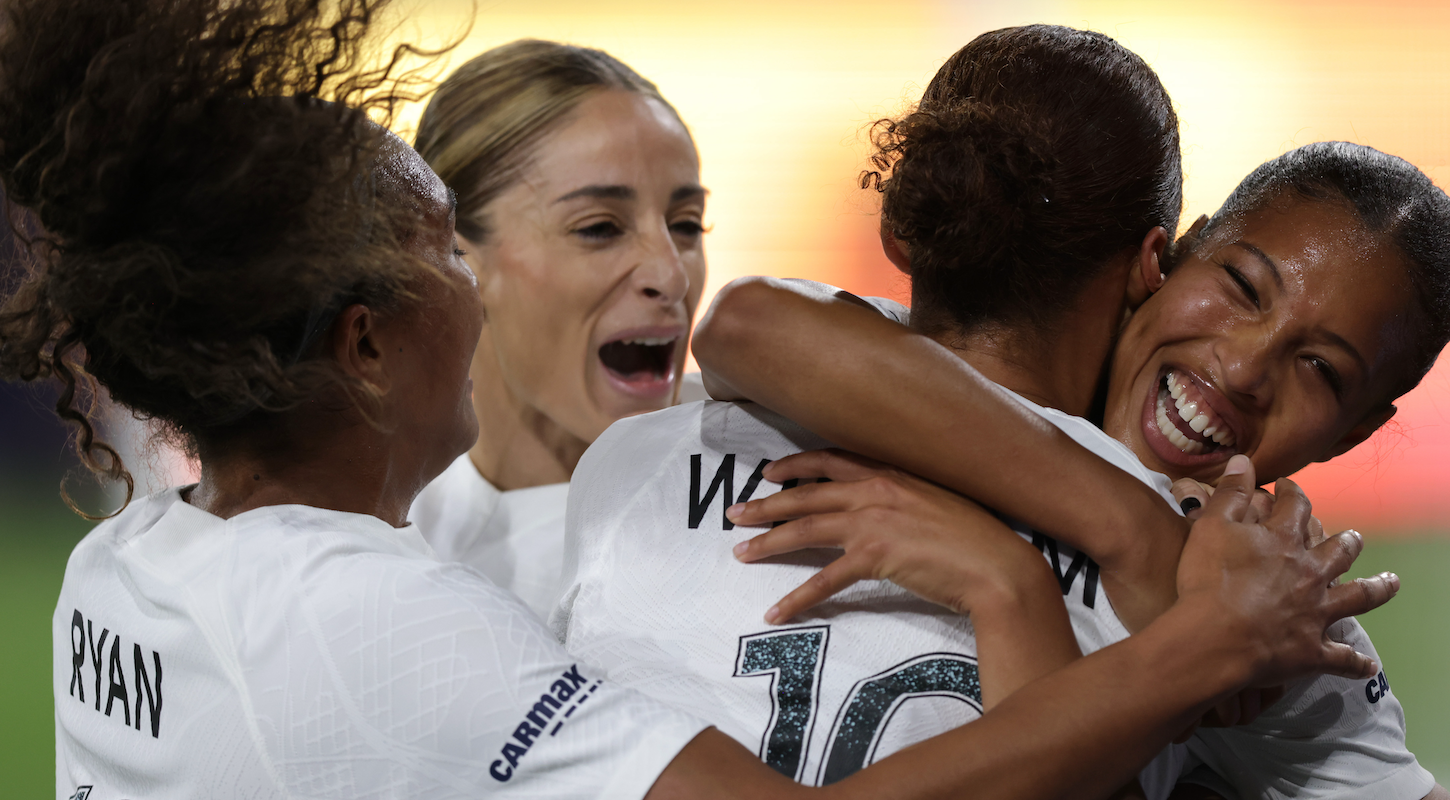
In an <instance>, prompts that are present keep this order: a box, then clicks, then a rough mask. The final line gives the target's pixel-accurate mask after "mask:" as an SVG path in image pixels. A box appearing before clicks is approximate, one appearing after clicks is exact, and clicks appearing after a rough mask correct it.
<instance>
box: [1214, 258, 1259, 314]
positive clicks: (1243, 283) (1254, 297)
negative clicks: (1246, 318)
mask: <svg viewBox="0 0 1450 800" xmlns="http://www.w3.org/2000/svg"><path fill="white" fill-rule="evenodd" d="M1222 266H1223V269H1224V271H1225V272H1227V273H1228V275H1229V277H1230V278H1233V280H1234V283H1237V284H1238V285H1239V289H1240V290H1242V291H1243V293H1244V296H1245V297H1247V298H1249V302H1251V303H1253V304H1254V308H1258V307H1259V292H1258V290H1256V289H1254V284H1253V283H1251V282H1250V281H1249V279H1248V278H1245V277H1244V274H1243V273H1242V272H1239V271H1238V270H1237V269H1235V268H1234V267H1232V266H1230V265H1228V264H1224V265H1222Z"/></svg>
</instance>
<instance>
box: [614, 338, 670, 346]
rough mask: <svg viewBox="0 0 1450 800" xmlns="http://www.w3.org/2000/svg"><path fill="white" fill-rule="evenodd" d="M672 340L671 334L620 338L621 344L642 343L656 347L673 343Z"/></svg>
mask: <svg viewBox="0 0 1450 800" xmlns="http://www.w3.org/2000/svg"><path fill="white" fill-rule="evenodd" d="M674 341H675V338H674V337H673V336H649V337H643V338H639V339H621V340H620V343H621V344H643V345H649V346H650V347H658V346H660V345H662V344H674Z"/></svg>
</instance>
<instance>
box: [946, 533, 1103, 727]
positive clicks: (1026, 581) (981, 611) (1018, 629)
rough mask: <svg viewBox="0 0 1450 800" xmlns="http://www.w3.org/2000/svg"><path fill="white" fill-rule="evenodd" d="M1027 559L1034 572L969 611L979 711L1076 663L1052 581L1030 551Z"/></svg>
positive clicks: (1078, 652)
mask: <svg viewBox="0 0 1450 800" xmlns="http://www.w3.org/2000/svg"><path fill="white" fill-rule="evenodd" d="M1029 555H1030V556H1032V557H1033V559H1034V562H1035V563H1033V564H1031V565H1029V566H1031V567H1035V569H1034V570H1032V571H1030V572H1024V573H1022V574H1020V575H1018V576H1016V578H1015V579H1014V580H1012V581H1011V582H1010V584H1009V585H1007V586H1004V587H1003V588H1002V589H1000V590H998V591H996V592H993V593H992V594H991V595H990V596H989V597H988V598H987V599H985V600H984V601H983V602H979V603H977V604H976V605H975V607H974V608H973V610H972V612H971V617H972V629H973V631H974V632H975V633H976V639H977V667H978V671H979V674H980V677H981V681H982V707H983V709H984V710H988V711H990V710H991V709H993V708H995V707H997V705H998V704H1000V703H1001V702H1002V701H1003V700H1005V699H1006V698H1007V697H1009V696H1011V695H1012V694H1013V693H1015V692H1016V691H1017V690H1018V689H1020V688H1022V687H1023V686H1026V685H1027V684H1029V683H1031V682H1033V681H1035V680H1037V679H1038V678H1041V677H1043V676H1044V675H1047V674H1049V673H1051V672H1053V671H1055V670H1058V669H1061V668H1062V667H1065V666H1067V665H1068V664H1071V663H1073V662H1074V661H1076V660H1078V659H1079V658H1082V650H1080V649H1079V648H1078V644H1077V637H1076V636H1075V635H1074V634H1073V632H1072V623H1071V621H1070V620H1069V619H1068V616H1067V608H1066V607H1065V606H1063V603H1062V595H1061V593H1060V592H1059V591H1058V587H1057V585H1056V581H1055V580H1054V579H1053V577H1052V575H1051V574H1050V573H1049V572H1048V571H1047V570H1046V569H1045V566H1046V565H1045V564H1044V562H1043V561H1042V559H1041V558H1040V557H1038V555H1037V553H1036V552H1035V551H1034V552H1032V553H1030V554H1029Z"/></svg>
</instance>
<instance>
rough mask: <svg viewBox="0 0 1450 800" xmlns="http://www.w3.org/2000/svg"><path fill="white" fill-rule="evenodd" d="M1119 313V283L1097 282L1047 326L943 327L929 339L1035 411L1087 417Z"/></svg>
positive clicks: (1120, 292)
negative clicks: (1027, 402)
mask: <svg viewBox="0 0 1450 800" xmlns="http://www.w3.org/2000/svg"><path fill="white" fill-rule="evenodd" d="M1123 309H1124V305H1123V288H1122V283H1121V281H1117V282H1116V284H1115V283H1114V282H1113V281H1104V280H1099V281H1097V282H1095V283H1094V284H1092V285H1090V286H1088V287H1087V288H1086V289H1084V291H1083V292H1082V294H1081V295H1080V296H1079V297H1078V298H1077V299H1076V300H1075V301H1074V302H1073V303H1072V307H1071V309H1070V310H1068V311H1066V312H1064V313H1062V314H1060V315H1058V317H1057V318H1056V319H1054V320H1052V321H1051V322H1050V323H1048V324H1046V325H1038V324H1016V325H1007V324H990V325H984V326H980V327H977V328H973V329H970V330H964V329H960V328H953V327H947V328H946V329H942V330H933V331H930V332H929V335H930V336H931V337H932V338H933V339H935V340H936V341H937V342H938V343H940V344H942V345H943V346H945V347H947V348H948V349H950V350H952V351H953V352H955V353H956V354H957V355H958V356H960V357H961V359H962V360H963V361H965V362H967V363H968V364H971V365H972V367H973V368H974V369H976V370H977V371H978V372H981V373H982V374H983V375H985V376H986V377H987V378H988V379H989V380H991V381H992V382H994V383H996V384H998V385H1000V386H1004V387H1006V388H1008V389H1011V390H1012V391H1014V392H1016V393H1017V394H1020V395H1022V396H1023V397H1026V398H1027V399H1028V400H1031V401H1033V402H1034V403H1037V404H1038V405H1042V406H1046V407H1048V408H1055V409H1058V410H1060V411H1064V412H1066V413H1068V414H1074V415H1077V416H1086V415H1087V414H1088V411H1089V410H1090V408H1091V406H1092V401H1093V396H1094V393H1095V392H1096V390H1097V387H1098V383H1099V381H1100V380H1101V378H1102V375H1103V370H1104V368H1105V366H1106V364H1107V360H1108V356H1109V355H1110V353H1111V352H1112V346H1113V342H1114V341H1115V340H1116V338H1117V332H1118V329H1119V327H1120V326H1121V323H1122V315H1123V313H1124V312H1123ZM913 319H915V317H913Z"/></svg>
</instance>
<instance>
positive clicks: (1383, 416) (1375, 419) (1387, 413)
mask: <svg viewBox="0 0 1450 800" xmlns="http://www.w3.org/2000/svg"><path fill="white" fill-rule="evenodd" d="M1397 410H1398V409H1396V408H1395V407H1394V406H1392V405H1391V406H1385V407H1384V408H1382V409H1380V410H1379V411H1371V412H1370V413H1368V414H1366V415H1365V417H1364V419H1362V420H1360V421H1359V422H1358V423H1356V424H1355V426H1354V427H1353V428H1350V429H1349V433H1346V434H1344V436H1343V438H1341V439H1340V440H1339V441H1337V442H1335V443H1334V446H1333V447H1331V448H1329V453H1328V454H1326V455H1325V456H1324V457H1323V458H1318V459H1315V460H1316V461H1328V460H1329V459H1331V458H1338V457H1339V456H1342V455H1344V454H1345V453H1348V452H1349V451H1350V450H1353V449H1354V448H1355V447H1357V446H1359V444H1360V442H1363V441H1364V440H1365V439H1368V438H1369V437H1370V436H1372V435H1374V432H1375V431H1377V430H1379V429H1380V428H1381V427H1383V426H1384V424H1385V423H1386V422H1389V421H1390V419H1391V418H1392V417H1394V415H1395V412H1396V411H1397Z"/></svg>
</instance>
